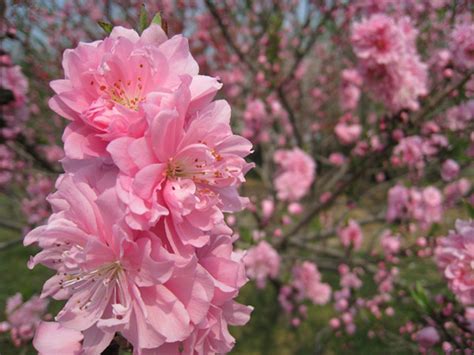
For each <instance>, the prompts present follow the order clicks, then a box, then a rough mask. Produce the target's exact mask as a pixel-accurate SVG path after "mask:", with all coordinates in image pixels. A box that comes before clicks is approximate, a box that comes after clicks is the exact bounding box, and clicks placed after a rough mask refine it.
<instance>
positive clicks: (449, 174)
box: [441, 159, 460, 181]
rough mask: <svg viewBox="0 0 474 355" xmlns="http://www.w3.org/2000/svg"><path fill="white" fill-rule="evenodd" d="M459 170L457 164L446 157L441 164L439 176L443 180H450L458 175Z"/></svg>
mask: <svg viewBox="0 0 474 355" xmlns="http://www.w3.org/2000/svg"><path fill="white" fill-rule="evenodd" d="M459 170H460V167H459V164H458V163H457V162H456V161H455V160H453V159H448V160H446V161H445V162H444V163H443V165H442V166H441V177H442V178H443V180H444V181H452V180H454V179H455V178H456V177H457V176H458V174H459Z"/></svg>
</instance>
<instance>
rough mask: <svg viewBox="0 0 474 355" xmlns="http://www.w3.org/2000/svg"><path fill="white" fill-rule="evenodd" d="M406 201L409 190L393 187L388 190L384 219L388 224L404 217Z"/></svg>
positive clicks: (399, 186) (397, 186) (403, 187)
mask: <svg viewBox="0 0 474 355" xmlns="http://www.w3.org/2000/svg"><path fill="white" fill-rule="evenodd" d="M408 199H409V190H408V189H407V188H406V187H405V186H401V185H395V186H394V187H392V188H391V189H390V190H388V201H387V205H388V207H387V214H386V218H387V220H388V221H389V222H393V221H395V220H396V219H400V218H403V217H404V216H406V214H407V205H408Z"/></svg>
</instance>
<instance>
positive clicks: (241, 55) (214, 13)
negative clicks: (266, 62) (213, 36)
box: [204, 0, 257, 74]
mask: <svg viewBox="0 0 474 355" xmlns="http://www.w3.org/2000/svg"><path fill="white" fill-rule="evenodd" d="M204 2H205V4H206V7H207V8H208V9H209V11H210V12H211V15H212V17H213V18H214V20H216V22H217V25H218V26H219V28H220V30H221V32H222V35H223V36H224V38H225V40H226V41H227V44H228V45H229V46H230V47H231V48H232V50H233V51H234V52H235V54H236V55H237V56H238V57H239V59H240V60H241V61H242V63H244V64H245V65H246V66H247V67H248V68H249V69H250V71H251V72H252V73H254V74H255V73H256V72H257V69H256V68H255V67H254V66H253V64H252V63H251V62H249V61H248V59H247V56H246V55H245V53H243V52H242V51H241V50H240V49H239V47H237V45H236V44H235V42H234V40H233V39H232V36H231V35H230V33H229V31H227V27H226V25H225V24H224V22H223V21H222V18H221V17H220V15H219V11H218V10H217V8H216V6H215V5H214V4H213V2H212V1H211V0H204Z"/></svg>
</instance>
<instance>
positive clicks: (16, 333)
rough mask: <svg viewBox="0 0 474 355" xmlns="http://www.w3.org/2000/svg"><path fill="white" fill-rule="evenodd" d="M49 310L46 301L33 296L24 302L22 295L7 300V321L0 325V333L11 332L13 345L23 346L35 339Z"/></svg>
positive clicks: (18, 294)
mask: <svg viewBox="0 0 474 355" xmlns="http://www.w3.org/2000/svg"><path fill="white" fill-rule="evenodd" d="M47 308H48V301H47V300H45V299H42V298H40V297H38V296H33V297H31V298H30V299H29V300H28V301H26V302H23V297H22V295H21V293H17V294H15V295H14V296H12V297H10V298H8V300H7V307H6V310H5V312H6V316H7V320H6V321H4V322H1V323H0V333H3V332H8V331H9V332H10V335H11V339H12V342H13V344H15V346H21V345H22V344H24V343H26V342H28V341H29V340H31V339H32V338H33V336H34V334H35V330H36V328H37V326H38V325H39V323H40V322H41V319H42V318H43V317H44V316H45V314H46V310H47Z"/></svg>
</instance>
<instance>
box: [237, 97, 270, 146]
mask: <svg viewBox="0 0 474 355" xmlns="http://www.w3.org/2000/svg"><path fill="white" fill-rule="evenodd" d="M270 123H271V120H270V117H269V114H268V113H267V111H266V109H265V104H264V102H263V101H262V100H260V99H254V100H250V101H248V102H247V107H246V109H245V112H244V124H245V127H244V129H243V131H242V135H243V136H244V137H245V138H247V139H249V140H250V141H252V142H253V143H259V142H267V141H268V140H269V136H268V131H267V129H268V125H269V124H270Z"/></svg>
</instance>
